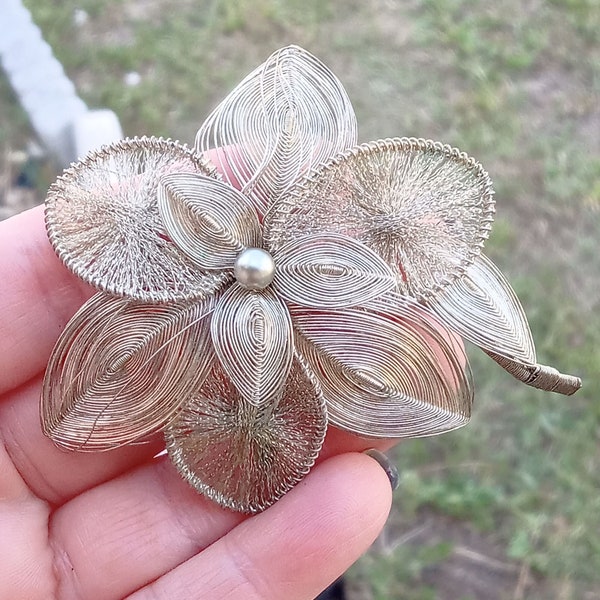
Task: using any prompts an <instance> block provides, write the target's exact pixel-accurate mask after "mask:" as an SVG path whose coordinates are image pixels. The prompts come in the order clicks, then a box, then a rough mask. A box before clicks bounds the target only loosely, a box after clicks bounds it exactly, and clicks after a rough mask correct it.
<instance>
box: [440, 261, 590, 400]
mask: <svg viewBox="0 0 600 600" xmlns="http://www.w3.org/2000/svg"><path fill="white" fill-rule="evenodd" d="M429 307H430V308H431V310H432V311H433V312H434V313H435V314H437V315H438V316H439V317H440V319H441V320H442V321H443V322H444V323H445V324H446V325H447V326H448V327H449V328H451V329H452V330H454V331H456V332H457V333H458V334H460V335H461V336H462V337H464V338H465V339H467V340H469V341H470V342H473V343H474V344H476V345H477V346H479V347H480V348H481V349H482V350H484V351H485V352H486V353H487V354H489V356H491V357H492V358H493V359H494V360H495V361H496V362H497V363H498V364H499V365H500V366H502V367H503V368H504V369H506V370H507V371H508V372H509V373H510V374H511V375H513V376H514V377H516V378H517V379H518V380H519V381H522V382H523V383H526V384H528V385H531V386H533V387H536V388H539V389H542V390H545V391H549V392H558V393H560V394H566V395H571V394H574V393H575V392H576V391H577V390H578V389H579V388H580V387H581V380H580V379H579V378H578V377H573V376H572V375H563V374H562V373H559V372H558V371H557V370H556V369H554V368H552V367H546V366H544V365H540V364H538V363H537V358H536V352H535V346H534V342H533V337H532V335H531V330H530V328H529V324H528V322H527V317H526V316H525V312H524V310H523V307H522V306H521V303H520V302H519V299H518V298H517V296H516V294H515V293H514V291H513V289H512V288H511V286H510V284H509V283H508V281H507V280H506V278H505V277H504V275H502V273H501V272H500V270H499V269H498V268H497V267H496V266H495V265H494V263H493V262H492V261H491V260H490V259H489V258H487V257H486V256H485V255H483V254H482V255H481V256H479V257H478V258H477V259H476V260H475V262H474V263H473V264H472V265H471V266H470V267H469V268H468V269H467V271H466V273H465V275H464V276H463V277H462V278H461V279H458V280H457V281H455V282H454V283H453V284H452V285H451V286H449V287H447V288H446V289H445V290H444V291H443V292H442V293H441V294H440V295H438V296H437V297H436V298H435V299H433V300H431V301H430V303H429Z"/></svg>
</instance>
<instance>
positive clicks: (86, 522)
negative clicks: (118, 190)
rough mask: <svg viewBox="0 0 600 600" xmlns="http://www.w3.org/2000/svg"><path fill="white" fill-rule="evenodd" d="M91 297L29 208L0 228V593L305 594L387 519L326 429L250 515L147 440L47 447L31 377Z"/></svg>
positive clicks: (366, 478) (383, 488) (356, 457)
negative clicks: (312, 453)
mask: <svg viewBox="0 0 600 600" xmlns="http://www.w3.org/2000/svg"><path fill="white" fill-rule="evenodd" d="M92 293H93V290H92V289H91V288H89V287H88V286H86V285H85V284H83V283H82V282H81V281H79V280H78V279H77V278H76V277H74V276H73V275H71V274H70V273H69V272H68V271H67V270H66V269H65V268H64V267H63V265H62V263H60V261H59V260H58V259H57V258H56V256H55V254H54V252H53V250H52V248H51V247H50V244H49V243H48V241H47V238H46V234H45V230H44V226H43V212H42V209H41V208H36V209H33V210H31V211H27V212H25V213H22V214H21V215H18V216H16V217H13V218H12V219H9V220H8V221H4V222H2V223H0V439H1V440H2V442H3V443H2V445H0V598H1V599H7V600H21V599H22V600H38V599H39V600H49V599H53V600H71V599H77V600H96V599H98V600H113V599H114V600H116V599H121V598H127V599H128V600H150V599H151V600H158V599H161V600H184V599H185V600H194V599H200V598H202V599H203V598H208V599H217V598H218V599H230V600H237V599H243V600H252V599H266V600H269V599H281V598H286V600H287V599H289V600H294V599H298V600H311V599H312V598H314V597H315V596H316V595H317V594H318V593H319V592H320V591H321V590H322V589H323V588H325V587H326V586H327V585H328V584H329V583H330V582H332V581H333V580H334V579H336V578H337V577H338V576H339V575H340V574H341V573H343V572H344V571H345V569H346V568H347V567H348V566H349V565H350V564H352V562H354V561H355V560H356V559H357V558H358V557H359V556H360V555H361V554H362V553H363V552H364V551H365V550H366V549H367V548H368V546H369V545H370V544H371V543H372V541H373V540H374V538H375V537H376V536H377V534H378V532H379V531H380V529H381V528H382V526H383V524H384V522H385V519H386V517H387V514H388V511H389V508H390V502H391V488H390V484H389V481H388V479H387V477H386V475H385V473H384V471H383V470H382V469H381V468H380V467H379V466H378V465H377V462H376V461H374V460H373V459H371V458H370V457H368V456H366V455H364V454H360V453H359V452H360V451H362V450H364V449H366V448H370V447H373V445H374V444H373V441H372V440H371V441H369V440H363V439H360V438H357V437H355V436H351V435H348V434H345V433H343V432H340V431H338V430H335V429H330V431H329V433H328V437H327V441H326V444H325V447H324V449H323V451H322V452H321V457H322V461H321V462H320V463H319V464H318V465H317V466H316V467H315V468H314V469H313V470H312V471H311V473H309V475H308V476H307V477H306V478H305V479H304V480H303V481H302V482H301V483H299V484H298V485H297V486H296V487H295V488H294V489H292V490H291V491H290V492H289V493H288V494H287V495H286V496H284V497H283V498H282V499H281V500H279V501H278V502H277V503H276V504H274V505H273V506H272V507H270V508H269V509H267V510H266V511H265V512H263V513H261V514H258V515H255V516H253V517H251V518H248V517H246V516H244V515H240V514H238V513H233V512H231V511H228V510H225V509H222V508H219V507H218V506H217V505H216V504H214V503H212V502H210V501H208V500H207V499H205V498H204V497H203V496H200V495H199V494H197V493H196V492H195V491H193V490H192V489H191V488H190V487H189V486H188V485H187V484H186V483H185V482H184V481H183V480H182V479H181V478H180V476H179V475H178V473H177V472H176V470H175V468H174V467H173V466H172V464H171V463H170V461H169V459H168V458H167V457H166V456H161V457H158V458H154V457H155V455H156V454H157V453H158V452H159V451H160V450H161V449H162V447H163V441H162V439H161V438H160V437H156V438H154V439H153V440H151V441H150V442H149V443H147V444H143V445H137V446H128V447H123V448H119V449H117V450H112V451H110V452H106V453H100V454H85V455H84V454H77V453H65V452H63V451H61V450H59V449H58V448H56V447H55V446H54V444H53V443H52V442H51V441H50V440H49V439H47V438H46V437H44V435H43V434H42V432H41V428H40V423H39V414H38V402H39V396H40V388H41V383H42V378H43V372H44V369H45V366H46V363H47V360H48V357H49V355H50V351H51V349H52V346H53V344H54V343H55V341H56V339H57V338H58V335H59V333H60V331H61V329H62V328H63V327H64V326H65V324H66V322H67V321H68V319H69V318H70V317H71V316H72V314H73V313H74V312H75V311H76V310H77V308H79V306H80V305H81V304H82V303H83V302H84V301H85V300H86V299H87V298H88V297H90V296H91V294H92ZM387 446H389V442H387V441H382V442H380V443H379V445H378V447H379V448H385V447H387Z"/></svg>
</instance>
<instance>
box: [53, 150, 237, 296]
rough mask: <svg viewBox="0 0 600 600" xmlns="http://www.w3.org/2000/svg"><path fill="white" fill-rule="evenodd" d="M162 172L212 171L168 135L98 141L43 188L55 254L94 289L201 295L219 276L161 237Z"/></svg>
mask: <svg viewBox="0 0 600 600" xmlns="http://www.w3.org/2000/svg"><path fill="white" fill-rule="evenodd" d="M169 173H201V174H203V175H208V176H210V175H214V176H216V174H215V172H214V170H213V169H212V168H210V167H209V166H208V165H207V163H205V162H204V161H203V160H202V159H200V158H199V157H198V156H195V155H194V154H193V153H192V152H190V150H188V149H187V148H185V147H184V146H181V145H180V144H178V143H176V142H172V141H170V140H162V139H156V138H140V139H130V140H123V141H120V142H117V143H115V144H112V145H110V146H104V147H103V148H102V149H101V150H99V151H97V152H92V153H90V154H88V156H86V157H85V158H84V159H82V160H81V161H79V162H78V163H76V164H75V165H73V166H72V167H71V168H70V169H67V170H66V171H65V173H64V174H63V175H62V176H61V177H59V178H58V180H57V181H56V183H54V184H53V185H52V187H51V188H50V190H49V192H48V198H47V200H46V226H47V229H48V237H49V238H50V241H51V243H52V245H53V246H54V249H55V251H56V253H57V254H58V256H59V257H60V259H61V260H62V261H63V262H64V263H65V265H66V266H67V267H68V268H69V269H71V270H72V271H73V272H74V273H75V274H76V275H78V276H79V277H81V278H82V279H83V280H85V281H87V282H88V283H90V284H91V285H93V286H95V287H96V288H98V289H100V290H103V291H107V292H110V293H112V294H116V295H119V296H128V297H131V298H135V299H138V300H143V301H145V302H166V301H172V300H180V299H188V300H189V299H191V298H202V297H203V296H205V295H206V294H209V293H212V292H213V291H214V290H215V289H216V287H218V285H220V283H222V282H223V281H224V280H225V279H226V277H227V276H226V275H218V274H210V275H208V274H206V273H203V272H202V271H201V270H200V269H198V267H197V265H196V264H194V263H193V262H192V261H191V260H190V259H189V258H188V257H186V256H185V255H184V254H182V252H181V251H180V250H179V249H178V248H177V246H176V245H175V244H174V243H173V242H172V241H171V240H170V239H169V237H168V236H167V234H166V232H165V228H164V226H163V223H162V219H161V217H160V215H159V212H158V200H157V191H158V183H159V181H160V179H161V177H163V176H164V175H167V174H169Z"/></svg>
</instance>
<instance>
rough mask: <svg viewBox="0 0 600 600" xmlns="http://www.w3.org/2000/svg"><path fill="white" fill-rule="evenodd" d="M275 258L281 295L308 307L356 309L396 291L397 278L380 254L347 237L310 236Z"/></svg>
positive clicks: (285, 248) (276, 276) (297, 240)
mask: <svg viewBox="0 0 600 600" xmlns="http://www.w3.org/2000/svg"><path fill="white" fill-rule="evenodd" d="M273 258H274V259H275V262H276V264H277V269H276V271H275V278H274V280H273V286H274V288H275V290H276V291H277V292H278V293H279V294H280V295H281V296H282V297H283V298H285V299H286V300H289V301H291V302H295V303H296V304H302V305H304V306H311V307H313V308H320V307H323V308H341V307H344V306H353V305H355V304H361V303H364V302H366V301H367V300H370V299H371V298H375V297H376V296H380V295H382V294H384V293H385V292H387V291H389V290H391V289H393V288H394V287H395V286H396V282H395V277H394V273H393V272H392V270H391V269H390V268H389V267H388V266H387V264H386V263H385V262H384V261H383V260H382V259H381V258H380V257H379V256H378V255H377V254H375V252H373V251H372V250H371V249H370V248H368V247H367V246H365V245H364V244H361V243H360V242H358V241H356V240H353V239H352V238H349V237H348V236H344V235H338V234H327V233H326V234H319V235H306V236H303V237H300V238H297V239H294V240H291V241H290V242H289V243H287V244H286V245H285V246H282V247H281V248H279V250H278V252H277V253H275V254H274V256H273Z"/></svg>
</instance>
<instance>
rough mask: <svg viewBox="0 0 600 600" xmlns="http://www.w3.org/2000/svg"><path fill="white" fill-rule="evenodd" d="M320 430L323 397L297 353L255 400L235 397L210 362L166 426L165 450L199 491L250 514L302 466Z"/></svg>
mask: <svg viewBox="0 0 600 600" xmlns="http://www.w3.org/2000/svg"><path fill="white" fill-rule="evenodd" d="M326 429H327V417H326V411H325V405H324V401H323V397H322V395H321V393H320V391H319V388H318V385H317V384H316V382H315V380H314V377H312V376H311V375H310V373H309V371H308V369H307V368H306V367H305V366H304V364H303V363H302V362H301V361H300V360H294V364H293V366H292V369H291V371H290V373H289V377H288V379H287V381H286V383H285V387H284V388H283V389H282V391H281V393H280V394H279V395H278V396H277V397H275V398H273V399H272V402H270V403H269V404H267V405H263V406H260V407H257V406H256V405H255V404H253V403H251V402H248V401H247V400H246V399H245V398H243V397H241V396H240V395H239V392H238V390H237V389H236V386H234V385H233V384H232V383H231V381H230V380H229V379H228V377H227V375H226V374H225V373H224V371H223V370H222V369H221V367H220V365H218V364H216V365H215V367H214V368H213V370H212V372H211V374H210V375H209V377H208V378H207V380H206V381H205V383H204V385H203V386H202V388H201V390H200V392H199V393H198V394H197V395H195V396H194V397H193V398H192V400H191V401H190V402H187V403H186V405H185V406H184V407H183V409H182V410H181V411H180V412H179V413H178V414H177V416H176V417H175V419H174V420H173V422H172V423H170V424H169V426H168V427H167V429H166V440H167V450H168V452H169V456H170V457H171V460H172V461H173V462H174V463H175V465H176V467H177V469H178V470H179V472H180V473H181V474H182V475H183V477H184V478H185V479H186V480H187V481H188V482H189V483H190V484H191V485H192V486H193V487H195V488H196V489H197V490H198V491H199V492H201V493H203V494H205V495H206V496H208V497H209V498H210V499H212V500H214V501H216V502H218V503H219V504H221V505H222V506H225V507H227V508H231V509H233V510H238V511H243V512H250V513H251V512H257V511H261V510H264V509H265V508H267V507H268V506H269V505H271V504H272V503H273V502H275V501H276V500H277V499H278V498H280V497H281V496H282V495H283V494H285V492H287V491H288V490H289V489H290V488H291V487H293V486H294V485H295V484H296V483H297V482H298V481H300V480H301V479H302V478H303V477H304V476H305V475H306V474H307V473H308V471H309V469H310V468H311V466H312V465H313V464H314V462H315V459H316V458H317V456H318V454H319V451H320V449H321V446H322V444H323V440H324V438H325V431H326Z"/></svg>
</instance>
